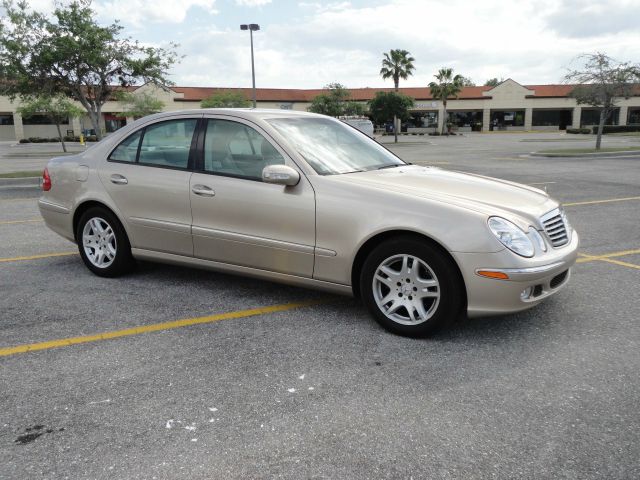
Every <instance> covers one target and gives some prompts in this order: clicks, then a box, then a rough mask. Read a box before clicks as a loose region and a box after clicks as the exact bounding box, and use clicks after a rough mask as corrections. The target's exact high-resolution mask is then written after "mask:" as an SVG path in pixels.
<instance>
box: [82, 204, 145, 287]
mask: <svg viewBox="0 0 640 480" xmlns="http://www.w3.org/2000/svg"><path fill="white" fill-rule="evenodd" d="M76 240H77V242H78V249H79V250H80V256H81V257H82V260H83V261H84V264H85V265H86V266H87V268H88V269H89V270H91V271H92V272H93V273H95V274H96V275H99V276H101V277H116V276H118V275H122V274H123V273H126V272H128V271H129V270H131V268H132V267H133V264H134V260H133V257H132V256H131V245H130V244H129V239H128V238H127V234H126V232H125V231H124V228H123V226H122V224H121V223H120V221H119V220H118V219H117V218H116V216H115V215H114V214H113V213H111V212H110V211H108V210H107V209H105V208H101V207H93V208H90V209H89V210H87V211H86V212H84V213H83V214H82V216H81V217H80V221H79V222H78V226H77V230H76Z"/></svg>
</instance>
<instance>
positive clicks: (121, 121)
mask: <svg viewBox="0 0 640 480" xmlns="http://www.w3.org/2000/svg"><path fill="white" fill-rule="evenodd" d="M126 124H127V119H126V118H125V117H117V116H115V115H109V114H105V116H104V126H105V129H106V131H107V133H111V132H115V131H116V130H118V129H119V128H122V127H124V126H125V125H126Z"/></svg>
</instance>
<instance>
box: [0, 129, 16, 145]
mask: <svg viewBox="0 0 640 480" xmlns="http://www.w3.org/2000/svg"><path fill="white" fill-rule="evenodd" d="M15 139H16V129H15V128H14V126H13V125H0V141H2V142H6V141H8V140H15Z"/></svg>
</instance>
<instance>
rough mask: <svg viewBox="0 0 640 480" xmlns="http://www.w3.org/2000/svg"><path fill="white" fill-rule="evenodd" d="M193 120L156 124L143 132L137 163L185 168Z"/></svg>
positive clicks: (191, 136)
mask: <svg viewBox="0 0 640 480" xmlns="http://www.w3.org/2000/svg"><path fill="white" fill-rule="evenodd" d="M196 123H197V120H196V119H195V118H191V119H186V120H170V121H168V122H162V123H156V124H154V125H150V126H148V127H147V128H146V129H145V130H144V135H143V137H142V144H141V145H140V156H139V158H138V162H139V163H144V164H147V165H158V166H164V167H175V168H187V166H188V163H189V151H190V150H191V139H192V138H193V132H194V131H195V129H196Z"/></svg>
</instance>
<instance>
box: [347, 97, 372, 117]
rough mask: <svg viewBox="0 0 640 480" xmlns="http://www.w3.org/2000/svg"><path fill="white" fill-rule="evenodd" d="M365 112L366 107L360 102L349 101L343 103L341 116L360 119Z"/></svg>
mask: <svg viewBox="0 0 640 480" xmlns="http://www.w3.org/2000/svg"><path fill="white" fill-rule="evenodd" d="M366 111H367V107H366V106H365V105H363V104H362V103H360V102H354V101H349V102H345V103H344V108H343V111H342V114H343V115H351V116H354V117H362V116H363V115H364V114H365V112H366Z"/></svg>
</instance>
